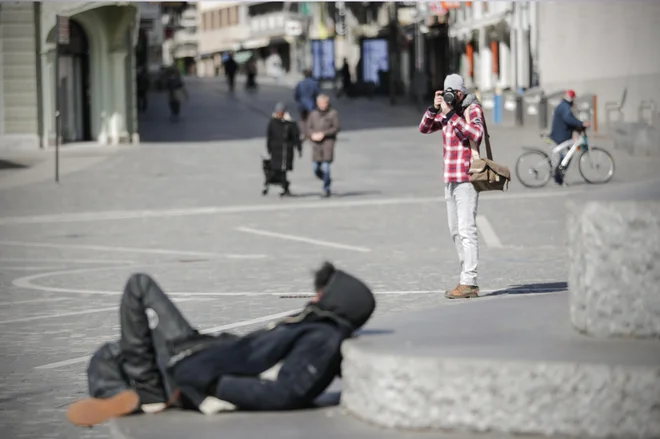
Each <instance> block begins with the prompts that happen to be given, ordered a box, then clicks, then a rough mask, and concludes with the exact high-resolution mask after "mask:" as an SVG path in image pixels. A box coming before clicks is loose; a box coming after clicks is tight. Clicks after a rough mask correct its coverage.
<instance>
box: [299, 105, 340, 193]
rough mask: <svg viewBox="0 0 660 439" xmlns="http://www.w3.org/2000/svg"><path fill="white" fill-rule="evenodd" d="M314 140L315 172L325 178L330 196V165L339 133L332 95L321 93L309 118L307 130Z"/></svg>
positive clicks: (325, 191)
mask: <svg viewBox="0 0 660 439" xmlns="http://www.w3.org/2000/svg"><path fill="white" fill-rule="evenodd" d="M305 132H306V133H307V134H308V136H309V139H310V140H311V141H312V147H313V152H312V160H313V161H314V174H315V175H316V177H317V178H318V179H320V180H323V192H324V197H325V198H329V197H330V196H331V195H332V193H331V191H330V184H331V182H332V180H331V179H330V165H331V164H332V162H333V160H334V156H335V144H336V142H337V133H339V113H338V112H337V110H335V109H334V108H332V107H331V106H330V97H329V96H328V95H325V94H320V95H319V96H318V97H317V98H316V109H315V110H313V111H312V112H311V113H310V114H309V117H308V118H307V123H306V130H305Z"/></svg>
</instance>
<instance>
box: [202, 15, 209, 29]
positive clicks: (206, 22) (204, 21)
mask: <svg viewBox="0 0 660 439" xmlns="http://www.w3.org/2000/svg"><path fill="white" fill-rule="evenodd" d="M210 27H211V26H210V25H209V14H208V12H202V29H203V30H209V28H210Z"/></svg>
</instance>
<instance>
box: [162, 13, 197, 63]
mask: <svg viewBox="0 0 660 439" xmlns="http://www.w3.org/2000/svg"><path fill="white" fill-rule="evenodd" d="M167 19H168V21H169V22H170V24H171V27H172V34H171V38H168V40H167V41H166V43H165V44H166V46H167V49H166V50H165V52H166V53H167V64H168V65H172V64H173V65H176V67H177V68H178V69H179V71H180V72H181V73H182V74H194V73H195V72H196V69H197V66H196V63H197V58H198V55H199V14H198V12H197V5H196V4H188V5H187V6H186V7H185V9H183V11H181V13H180V14H176V16H175V17H171V16H170V17H167Z"/></svg>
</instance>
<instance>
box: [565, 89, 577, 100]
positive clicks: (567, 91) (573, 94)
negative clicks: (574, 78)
mask: <svg viewBox="0 0 660 439" xmlns="http://www.w3.org/2000/svg"><path fill="white" fill-rule="evenodd" d="M566 95H567V96H569V97H570V98H571V99H574V98H575V90H566Z"/></svg>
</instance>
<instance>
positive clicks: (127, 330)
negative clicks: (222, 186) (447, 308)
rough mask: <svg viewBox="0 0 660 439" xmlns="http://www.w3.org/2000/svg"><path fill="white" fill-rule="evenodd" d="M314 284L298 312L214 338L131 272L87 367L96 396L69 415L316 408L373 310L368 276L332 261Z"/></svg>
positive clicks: (87, 420)
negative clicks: (107, 337) (108, 337)
mask: <svg viewBox="0 0 660 439" xmlns="http://www.w3.org/2000/svg"><path fill="white" fill-rule="evenodd" d="M314 290H315V293H316V294H315V296H314V298H313V299H312V300H311V301H310V302H309V303H308V304H307V305H306V306H305V307H304V308H303V310H302V312H300V313H299V314H295V315H292V316H290V317H287V318H285V319H283V320H281V321H279V322H277V323H274V324H271V325H270V326H268V327H266V328H264V329H261V330H257V331H255V332H252V333H250V334H247V335H245V336H243V337H240V336H237V335H235V334H231V333H222V334H220V335H216V336H212V335H204V334H202V333H200V332H199V331H198V330H196V329H194V328H193V327H192V326H191V325H190V324H189V323H188V321H187V320H186V319H185V317H184V316H183V315H182V314H181V312H180V311H179V310H178V309H177V308H176V306H175V305H174V304H173V303H172V302H171V301H170V300H169V298H168V297H167V296H166V295H165V293H164V292H163V291H162V290H161V288H160V287H159V286H158V284H157V283H156V282H155V281H154V280H153V279H152V278H151V277H149V276H148V275H146V274H134V275H132V276H131V277H130V279H129V280H128V283H127V284H126V289H125V290H124V294H123V296H122V299H121V306H120V310H119V316H120V323H121V338H120V340H119V341H117V342H111V343H106V344H104V345H103V346H102V347H101V348H100V349H99V350H98V351H96V353H95V354H94V356H93V357H92V359H91V361H90V363H89V366H88V369H87V377H88V385H89V393H90V396H91V398H87V399H83V400H81V401H78V402H75V403H73V404H72V405H70V406H69V408H68V410H67V418H68V419H69V421H70V422H71V423H73V424H75V425H78V426H92V425H96V424H100V423H102V422H105V421H106V420H108V419H111V418H115V417H119V416H124V415H128V414H132V413H139V412H143V413H155V412H159V411H162V410H164V409H166V408H168V407H177V408H184V409H193V410H198V411H200V412H202V413H204V414H214V413H218V412H222V411H230V410H290V409H299V408H306V407H310V406H312V405H313V402H314V401H315V399H316V398H317V397H318V396H319V395H320V394H321V393H323V391H324V390H325V389H326V388H327V387H328V386H329V385H330V384H331V383H332V381H333V380H334V379H335V377H336V376H338V375H339V374H340V373H341V352H340V347H341V344H342V342H343V341H344V340H346V339H347V338H349V337H351V336H352V334H353V333H354V332H355V331H356V330H357V329H359V328H360V327H362V326H363V325H364V324H365V323H366V322H367V320H368V319H369V318H370V316H371V314H372V313H373V311H374V309H375V307H376V301H375V298H374V295H373V293H372V292H371V290H370V289H369V288H368V287H367V286H366V285H365V284H364V283H363V282H362V281H361V280H359V279H357V278H356V277H354V276H352V275H350V274H348V273H346V272H344V271H342V270H339V269H336V268H335V267H334V266H333V265H332V264H330V263H328V262H326V263H324V264H323V266H322V267H321V268H320V269H319V270H318V271H317V272H316V273H315V275H314ZM154 420H155V419H154V418H152V419H151V421H152V422H153V421H154Z"/></svg>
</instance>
